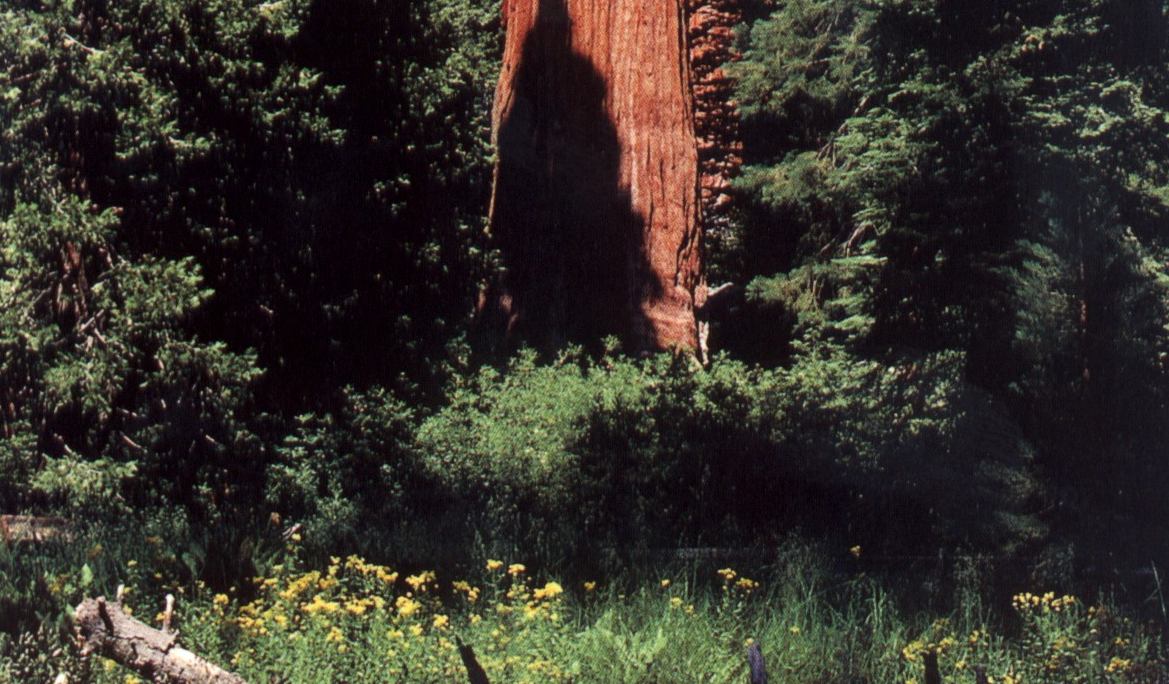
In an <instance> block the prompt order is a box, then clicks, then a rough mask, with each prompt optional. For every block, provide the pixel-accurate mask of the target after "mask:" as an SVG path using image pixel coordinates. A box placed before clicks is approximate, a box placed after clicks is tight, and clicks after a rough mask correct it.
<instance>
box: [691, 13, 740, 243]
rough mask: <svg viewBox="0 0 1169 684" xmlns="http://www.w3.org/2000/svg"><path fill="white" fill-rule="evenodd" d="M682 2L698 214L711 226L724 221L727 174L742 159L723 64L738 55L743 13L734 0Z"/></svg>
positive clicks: (729, 175)
mask: <svg viewBox="0 0 1169 684" xmlns="http://www.w3.org/2000/svg"><path fill="white" fill-rule="evenodd" d="M686 2H687V6H688V9H689V20H688V22H687V23H688V26H687V29H688V32H689V39H690V68H691V74H692V84H691V89H692V92H693V95H694V128H695V132H696V133H697V136H698V162H699V168H700V171H701V174H702V180H701V186H702V214H703V219H704V228H705V229H706V230H711V229H717V228H720V227H723V226H724V224H725V223H726V221H727V209H728V208H729V207H730V203H731V196H730V194H729V190H730V183H731V179H732V178H733V177H734V176H735V174H736V173H738V171H739V168H740V167H741V166H742V165H743V157H742V152H743V145H742V142H741V139H740V137H739V111H738V106H737V105H736V103H735V101H734V82H733V81H732V80H731V78H730V76H728V75H727V73H726V72H725V71H723V68H722V67H723V65H724V64H726V63H727V62H731V61H734V60H735V59H738V57H739V55H738V53H737V52H736V51H735V35H734V26H735V24H737V23H739V21H740V20H741V19H742V13H741V12H740V11H739V6H738V0H686Z"/></svg>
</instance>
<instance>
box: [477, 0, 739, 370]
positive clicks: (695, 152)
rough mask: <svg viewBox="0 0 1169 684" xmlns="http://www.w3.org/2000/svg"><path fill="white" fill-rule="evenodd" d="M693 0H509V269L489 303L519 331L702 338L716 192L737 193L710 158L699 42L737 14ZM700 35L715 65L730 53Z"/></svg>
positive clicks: (504, 128) (503, 231) (501, 130)
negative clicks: (705, 245) (722, 182)
mask: <svg viewBox="0 0 1169 684" xmlns="http://www.w3.org/2000/svg"><path fill="white" fill-rule="evenodd" d="M689 1H690V0H504V8H503V9H504V21H505V22H506V28H507V37H506V44H505V48H504V56H503V66H502V70H501V74H500V80H499V87H498V90H497V93H496V101H495V111H494V116H495V118H494V139H495V143H496V146H497V150H498V162H497V166H496V169H495V187H494V191H493V196H492V207H491V218H490V232H491V237H492V241H493V244H494V247H495V249H496V251H497V254H498V255H499V258H500V260H501V261H502V264H501V266H502V276H501V277H500V279H499V280H498V281H497V282H495V283H493V284H491V286H490V287H488V288H487V289H486V290H485V292H484V295H483V298H482V299H481V301H480V314H481V317H482V318H483V319H484V320H486V321H487V324H488V325H489V326H490V327H492V328H495V329H500V328H502V329H504V330H505V331H506V336H507V337H510V338H513V339H514V338H515V337H519V338H522V339H525V340H527V341H529V342H533V343H535V344H537V345H538V346H554V345H556V344H558V343H561V342H565V341H578V342H589V341H595V340H598V339H599V338H600V337H602V336H604V335H616V336H618V337H620V338H621V339H622V340H623V341H624V342H625V344H626V345H627V347H629V348H632V349H653V348H670V347H682V348H688V349H696V348H697V347H698V345H699V334H698V323H697V321H696V319H695V313H694V312H695V308H696V306H700V305H701V303H702V299H703V297H704V292H705V284H704V282H703V279H702V256H701V231H702V223H703V198H704V197H709V198H710V199H709V201H708V202H707V203H708V204H711V205H713V202H714V201H715V200H717V198H718V197H719V195H721V194H722V193H721V192H716V190H717V189H718V188H719V187H721V186H718V185H717V182H716V180H715V179H714V178H713V174H712V173H707V174H706V175H707V176H708V177H707V178H706V179H705V180H704V175H703V170H702V168H700V158H699V157H700V154H699V149H700V145H699V139H698V133H697V132H696V109H698V108H696V104H695V90H694V89H695V85H696V82H695V80H694V79H695V73H696V71H695V70H694V69H692V68H691V57H692V54H691V53H692V43H693V42H694V40H695V36H696V35H699V34H701V33H702V32H703V30H704V29H703V27H707V28H710V27H715V26H717V25H720V24H718V21H717V20H719V18H720V17H722V18H723V19H724V20H725V16H724V15H719V14H718V13H717V12H716V13H715V14H714V15H711V16H707V15H705V14H703V15H701V16H702V17H705V18H699V14H698V13H696V11H695V10H696V9H697V8H698V5H694V6H693V7H691V6H690V5H689V4H687V3H689ZM696 22H697V23H696ZM703 44H704V45H705V43H703ZM694 49H695V50H697V51H698V54H700V55H701V58H702V60H703V64H704V65H706V64H714V60H715V59H716V56H717V54H721V53H717V51H715V52H712V51H710V50H709V49H708V48H694ZM697 73H699V74H700V78H701V79H703V81H702V83H703V84H704V85H703V86H702V87H703V88H707V89H708V90H709V89H710V88H711V87H714V86H715V85H717V84H715V83H714V82H715V81H717V80H718V79H717V78H715V77H714V76H712V74H714V72H713V71H711V70H709V69H706V68H705V67H703V69H702V70H699V71H698V72H697ZM703 92H707V91H703ZM707 99H710V98H707ZM704 107H705V105H704ZM716 109H717V108H716ZM702 111H703V112H706V111H712V112H714V110H711V109H710V108H709V107H706V108H705V109H702ZM720 111H721V110H720ZM717 116H720V115H719V114H718V113H717V112H715V113H712V114H709V115H708V114H703V115H702V117H703V118H702V121H705V122H708V123H710V122H713V121H715V119H716V118H717ZM708 135H711V136H713V137H712V140H713V139H715V138H717V136H714V135H713V134H708ZM717 144H718V143H717V142H716V143H714V145H715V146H717ZM703 146H704V147H703V149H704V150H706V151H704V152H703V155H704V158H706V157H709V156H710V150H711V149H713V147H712V145H711V144H708V143H705V142H704V143H703ZM712 169H713V167H712ZM704 185H705V186H710V188H709V190H704ZM704 193H705V194H704Z"/></svg>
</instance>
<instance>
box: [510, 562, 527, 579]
mask: <svg viewBox="0 0 1169 684" xmlns="http://www.w3.org/2000/svg"><path fill="white" fill-rule="evenodd" d="M527 571H528V568H527V566H525V565H524V564H523V563H512V564H511V565H509V566H507V574H509V575H511V576H512V577H518V576H519V575H522V574H524V573H525V572H527Z"/></svg>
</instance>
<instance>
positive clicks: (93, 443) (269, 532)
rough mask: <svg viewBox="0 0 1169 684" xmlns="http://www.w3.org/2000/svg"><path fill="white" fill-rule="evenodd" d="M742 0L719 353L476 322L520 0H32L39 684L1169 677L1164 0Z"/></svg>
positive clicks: (35, 663) (24, 665)
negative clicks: (513, 339) (170, 650)
mask: <svg viewBox="0 0 1169 684" xmlns="http://www.w3.org/2000/svg"><path fill="white" fill-rule="evenodd" d="M742 6H743V10H744V21H743V23H742V25H740V26H739V27H738V29H737V42H738V48H739V52H740V53H741V59H739V60H738V61H736V62H734V63H732V64H730V65H728V66H727V67H726V68H727V70H728V72H729V73H730V75H731V76H733V77H734V78H735V79H736V83H737V86H736V87H737V92H736V100H737V102H738V104H739V106H740V110H741V112H740V113H741V116H742V138H743V140H742V143H743V158H744V166H743V169H742V172H741V174H740V176H739V177H738V178H737V180H736V181H735V187H734V190H733V194H734V201H735V203H734V205H733V206H734V209H733V210H732V211H731V214H730V215H729V217H728V218H727V220H726V221H723V222H720V223H719V226H718V227H717V229H712V230H711V231H710V233H709V234H708V235H707V236H706V239H707V242H706V245H705V247H704V249H705V250H706V254H705V259H706V260H707V278H708V280H709V281H710V283H711V284H712V285H714V284H720V283H723V282H729V283H731V284H732V285H733V287H731V288H729V289H728V290H727V291H728V292H732V293H733V294H732V295H730V296H729V297H728V298H727V300H725V301H727V302H729V303H728V304H726V306H725V307H724V308H723V309H722V310H720V311H719V312H716V313H715V314H711V316H712V318H711V321H710V324H711V335H710V341H711V346H712V349H713V352H714V353H713V356H712V358H711V359H709V363H701V364H700V363H699V362H698V361H697V360H696V359H694V358H692V357H691V356H690V355H686V354H674V353H661V354H657V355H648V356H635V355H632V354H628V353H625V352H624V351H623V350H622V349H621V348H620V344H619V343H617V342H616V341H614V340H612V339H609V340H597V341H595V342H596V343H597V344H596V345H595V346H590V347H588V350H587V351H586V349H585V348H582V347H577V346H567V345H566V346H564V347H562V348H556V349H541V350H538V351H535V350H531V349H519V350H516V351H514V353H509V354H506V355H504V354H500V353H496V352H495V351H493V350H486V349H483V348H481V347H480V346H479V345H477V344H476V343H475V335H474V334H472V333H473V322H472V318H473V312H474V310H475V302H476V297H477V294H478V289H479V287H480V285H481V284H482V283H484V282H487V281H488V280H489V279H490V277H491V276H492V274H493V273H495V272H496V270H497V269H498V268H499V264H498V263H497V259H496V255H494V254H492V252H491V248H490V243H489V241H488V239H487V236H485V235H484V230H483V229H484V226H485V217H486V214H487V211H488V207H487V204H488V198H489V197H490V185H491V169H492V162H493V159H492V154H493V151H492V148H491V139H490V127H491V122H490V111H491V101H492V100H491V98H492V93H493V89H494V84H495V79H496V77H497V75H498V70H499V60H498V58H499V52H500V45H501V25H500V18H499V2H498V0H328V1H325V0H280V1H278V2H257V1H254V0H125V1H121V2H106V1H105V0H10V1H8V2H5V3H3V4H2V5H0V514H25V515H34V516H54V517H60V518H63V519H65V520H67V521H68V522H67V524H66V525H65V527H63V528H61V530H60V531H59V533H57V536H55V538H53V539H49V540H46V541H39V542H30V541H21V540H18V539H11V540H9V539H5V540H4V541H3V543H0V682H9V681H11V682H50V681H53V680H54V678H55V677H57V675H58V674H61V673H63V672H64V673H68V674H69V676H70V680H69V681H71V682H100V683H102V684H107V683H112V682H128V681H132V680H133V677H134V675H133V674H132V673H130V672H129V671H128V670H125V669H122V668H121V666H119V665H116V664H114V663H112V661H109V662H107V661H103V660H101V659H100V658H97V657H89V658H81V657H80V656H79V654H78V653H77V650H76V649H75V648H74V644H73V642H72V638H71V635H70V631H69V616H70V611H71V606H76V605H77V604H78V603H79V601H80V600H81V599H82V598H84V597H92V596H97V595H105V596H113V595H114V594H115V592H116V591H117V587H118V586H119V585H123V586H124V588H125V591H126V592H128V593H126V595H125V596H126V605H128V606H130V607H131V608H132V609H133V611H134V615H135V616H136V617H139V618H141V619H142V620H143V621H145V622H149V623H151V624H154V625H156V626H157V624H158V623H157V621H156V619H155V615H156V613H158V612H159V611H160V610H161V609H162V605H163V597H164V596H165V595H166V594H168V593H170V594H173V595H174V596H176V597H177V606H178V607H177V609H176V613H175V615H176V617H175V625H176V626H177V628H178V630H179V635H180V636H179V640H180V643H182V644H183V646H184V647H186V648H189V649H191V650H193V651H195V652H197V653H198V654H200V655H202V656H204V657H206V658H208V659H210V660H212V661H214V662H216V663H218V664H220V665H222V666H224V667H227V668H230V669H232V670H233V671H236V672H238V673H239V674H241V675H242V676H244V677H245V678H247V679H248V681H253V682H267V681H287V682H363V681H369V682H381V681H387V680H403V681H450V680H452V679H455V678H458V677H464V676H465V670H463V669H462V668H463V665H462V661H461V659H460V656H459V652H458V648H457V646H458V643H459V641H460V640H461V641H462V642H464V643H465V644H467V645H470V646H471V647H472V648H473V649H474V651H475V653H476V655H477V657H478V658H479V661H480V663H481V664H482V665H483V667H484V668H485V670H486V671H487V673H488V675H489V677H490V681H492V682H513V681H514V682H520V681H533V682H535V681H541V682H543V681H576V682H593V681H596V682H609V681H612V682H687V681H717V682H723V681H742V680H744V679H745V678H746V676H747V675H746V672H747V659H746V655H745V653H746V647H747V643H748V641H749V640H754V641H755V642H757V643H759V644H761V645H762V649H763V653H764V656H765V658H766V660H767V664H768V669H769V671H770V672H771V676H772V681H783V682H789V681H790V682H808V683H812V682H850V683H851V682H867V683H874V684H875V683H881V684H887V683H889V682H905V683H909V682H914V683H921V682H924V675H923V667H924V666H923V658H924V657H925V654H926V653H928V652H936V653H938V654H939V660H940V667H941V672H942V674H943V675H944V678H945V681H956V682H973V681H975V671H976V668H985V672H986V674H987V675H988V676H989V677H990V679H988V681H993V682H995V683H996V684H1023V683H1026V684H1030V683H1031V682H1050V683H1052V684H1055V683H1057V682H1058V683H1067V682H1155V681H1161V679H1158V678H1164V677H1165V676H1167V673H1166V664H1165V653H1164V647H1165V643H1164V635H1165V630H1166V629H1169V617H1167V613H1166V608H1165V605H1166V600H1165V597H1164V592H1163V590H1162V582H1161V574H1162V573H1163V572H1165V569H1166V568H1169V537H1166V535H1165V534H1164V530H1163V521H1164V520H1166V519H1169V497H1166V496H1165V495H1164V493H1165V491H1166V490H1167V489H1169V270H1167V269H1169V267H1167V264H1169V230H1167V226H1169V223H1167V221H1169V81H1167V79H1169V75H1167V73H1169V72H1166V70H1165V68H1164V65H1165V63H1166V61H1167V58H1169V54H1167V49H1169V46H1167V43H1166V41H1167V39H1169V18H1167V13H1169V8H1167V6H1166V4H1165V3H1164V2H1163V0H1021V1H1019V2H1011V3H1004V2H981V1H975V0H965V1H959V0H953V1H951V0H743V2H742Z"/></svg>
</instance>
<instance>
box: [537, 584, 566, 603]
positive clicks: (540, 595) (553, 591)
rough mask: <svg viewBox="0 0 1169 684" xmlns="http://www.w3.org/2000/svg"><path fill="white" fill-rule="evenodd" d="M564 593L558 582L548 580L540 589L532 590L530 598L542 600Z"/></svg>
mask: <svg viewBox="0 0 1169 684" xmlns="http://www.w3.org/2000/svg"><path fill="white" fill-rule="evenodd" d="M563 593H564V588H563V587H561V586H560V584H559V583H558V582H548V583H547V584H545V585H544V586H543V587H541V588H540V589H537V590H535V591H534V592H532V598H534V599H536V600H537V601H543V600H546V599H550V598H555V597H557V596H560V595H561V594H563Z"/></svg>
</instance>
